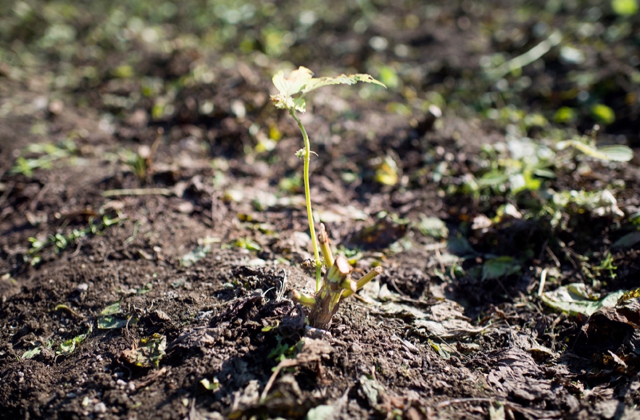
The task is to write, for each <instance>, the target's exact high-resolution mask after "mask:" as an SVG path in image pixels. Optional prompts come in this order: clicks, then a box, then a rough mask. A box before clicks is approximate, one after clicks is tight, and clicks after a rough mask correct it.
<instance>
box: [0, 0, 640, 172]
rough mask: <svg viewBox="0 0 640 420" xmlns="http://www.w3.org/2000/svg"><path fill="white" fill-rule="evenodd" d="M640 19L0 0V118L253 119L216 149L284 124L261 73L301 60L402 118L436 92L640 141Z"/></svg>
mask: <svg viewBox="0 0 640 420" xmlns="http://www.w3.org/2000/svg"><path fill="white" fill-rule="evenodd" d="M639 22H640V18H639V15H638V3H637V0H612V1H597V0H547V1H523V0H516V1H497V0H493V1H474V0H462V1H458V0H453V1H388V0H349V1H333V0H329V1H324V2H316V1H299V2H284V1H230V0H208V1H205V0H186V1H182V2H179V3H177V2H170V1H161V0H116V1H39V0H27V1H8V2H2V4H0V96H1V97H2V104H1V107H0V117H3V116H7V115H9V114H12V115H13V116H14V117H16V116H20V114H21V113H22V114H27V113H33V112H35V111H41V110H46V111H47V112H48V113H51V114H61V113H63V112H64V111H63V109H64V105H65V104H66V105H67V107H69V106H71V107H73V108H75V109H78V110H87V112H94V113H96V114H97V116H99V118H100V119H101V127H102V128H103V129H105V130H106V132H113V133H116V134H117V135H118V136H120V137H123V138H140V139H144V140H148V138H149V136H151V135H152V134H149V133H145V132H144V130H141V129H142V128H145V129H146V128H149V127H150V128H149V129H150V130H151V132H155V127H156V126H162V127H164V128H165V129H168V130H169V131H170V130H171V127H175V126H184V125H187V124H188V125H195V126H200V127H201V128H203V129H204V130H205V132H204V133H202V136H204V137H205V138H206V135H207V134H206V130H207V129H210V128H211V127H213V126H215V125H216V124H219V122H220V121H221V120H224V118H225V117H226V116H236V117H237V116H238V115H241V116H242V117H245V116H246V117H248V119H249V120H251V121H252V123H253V124H256V125H255V126H252V125H249V126H248V127H245V128H246V129H247V130H246V131H247V133H246V138H242V139H241V140H242V142H241V143H237V142H235V140H238V139H233V140H234V141H229V142H228V144H226V150H227V151H228V152H229V153H232V154H233V153H237V152H243V153H244V152H248V151H250V149H251V148H254V147H256V146H259V147H263V148H264V147H266V148H268V147H270V146H269V140H277V139H278V136H279V135H280V133H278V131H277V127H276V124H275V122H274V120H273V115H274V112H272V111H268V112H266V111H265V107H267V108H269V107H270V105H269V103H268V97H267V96H266V92H268V91H269V89H270V77H271V75H272V74H273V73H274V72H275V71H276V70H277V69H280V68H295V67H297V66H298V65H305V66H306V67H309V68H310V69H312V70H313V71H314V72H315V73H316V74H317V75H334V74H338V73H341V72H363V73H370V74H372V75H373V76H374V77H376V78H378V79H380V80H381V81H382V82H384V83H385V84H386V85H387V86H388V87H389V90H388V91H387V92H379V91H378V90H376V89H375V88H373V87H371V86H365V87H363V88H361V89H359V93H358V95H359V96H360V97H361V98H362V99H365V100H367V101H370V102H376V101H377V102H380V104H381V105H380V106H384V107H385V108H386V110H387V111H388V112H390V113H393V114H397V115H399V116H401V117H403V118H405V119H406V121H407V124H408V126H411V127H414V128H415V127H417V126H418V125H419V123H420V122H421V121H422V120H423V119H424V116H425V113H426V112H428V111H427V110H428V109H429V106H430V105H436V106H438V107H439V108H441V109H442V110H444V111H445V113H447V114H449V115H458V116H460V117H463V118H480V119H482V120H484V121H486V122H488V123H491V124H494V125H495V126H497V127H499V128H504V127H506V126H515V127H517V129H518V130H520V131H521V132H522V133H523V134H525V135H528V136H533V137H535V136H536V135H539V133H540V132H544V135H545V136H551V137H554V136H555V137H557V138H558V139H564V138H567V137H570V136H571V135H572V134H573V133H575V132H585V131H586V130H590V129H591V128H592V127H593V125H594V124H599V125H600V126H601V127H602V131H603V132H604V133H606V134H607V135H610V137H608V140H607V141H608V142H610V143H626V142H629V143H630V144H631V145H637V142H638V128H637V123H638V121H637V119H638V112H639V110H640V97H639V95H638V94H639V87H640V71H639V66H640V48H639V44H640V35H639V34H640V31H639V30H638V29H639V28H638V26H639ZM245 83H246V84H247V85H248V87H247V86H241V85H244V84H245ZM25 87H26V91H28V92H32V93H34V94H35V95H28V94H26V93H25V89H24V88H25ZM18 91H20V92H22V94H19V95H17V94H16V92H18ZM223 92H224V93H223ZM221 95H222V96H224V98H222V97H221ZM36 99H38V100H36ZM34 101H35V102H34ZM26 104H29V105H30V107H27V108H28V109H27V108H25V105H26ZM225 124H227V125H229V124H230V122H227V123H225ZM225 127H226V128H225ZM225 129H226V130H227V131H234V130H233V127H230V126H226V125H224V124H223V126H222V127H218V131H222V132H224V131H225ZM47 130H48V128H47V127H46V123H45V122H42V121H41V122H38V123H36V124H34V125H33V126H32V127H31V128H30V131H31V133H32V134H34V135H38V134H42V133H44V132H45V131H47ZM258 131H259V132H260V135H259V136H257V137H256V133H258ZM216 135H217V136H218V137H224V135H222V136H220V132H217V133H216ZM265 136H266V139H265ZM178 137H179V136H178ZM210 137H211V135H210ZM261 142H262V143H263V144H262V145H259V144H260V143H261ZM239 144H240V145H241V146H238V145H239ZM5 146H6V145H5ZM238 147H239V149H238ZM3 149H4V150H3V152H6V151H7V148H6V147H4V148H3ZM4 157H5V159H6V158H7V156H6V155H5V156H4ZM5 163H7V162H6V160H5Z"/></svg>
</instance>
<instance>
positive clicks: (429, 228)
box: [417, 215, 449, 239]
mask: <svg viewBox="0 0 640 420" xmlns="http://www.w3.org/2000/svg"><path fill="white" fill-rule="evenodd" d="M417 228H418V230H419V231H420V233H422V234H423V235H425V236H431V237H433V238H436V239H442V238H446V237H447V236H448V235H449V229H447V225H446V224H445V223H444V222H443V221H442V220H440V219H438V218H437V217H425V216H424V215H423V216H421V218H420V222H419V223H418V225H417Z"/></svg>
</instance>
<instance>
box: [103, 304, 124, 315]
mask: <svg viewBox="0 0 640 420" xmlns="http://www.w3.org/2000/svg"><path fill="white" fill-rule="evenodd" d="M118 312H120V302H119V301H118V302H116V303H112V304H111V305H109V306H107V307H106V308H104V309H103V310H102V312H100V315H115V314H117V313H118Z"/></svg>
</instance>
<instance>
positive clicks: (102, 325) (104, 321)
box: [98, 315, 127, 330]
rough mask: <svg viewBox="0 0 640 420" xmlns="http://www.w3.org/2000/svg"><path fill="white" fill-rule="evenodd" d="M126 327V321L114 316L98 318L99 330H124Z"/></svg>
mask: <svg viewBox="0 0 640 420" xmlns="http://www.w3.org/2000/svg"><path fill="white" fill-rule="evenodd" d="M126 326H127V320H126V319H122V318H116V317H115V316H109V315H108V316H102V317H100V318H98V329H99V330H113V329H116V328H124V327H126Z"/></svg>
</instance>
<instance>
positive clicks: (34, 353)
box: [22, 347, 42, 359]
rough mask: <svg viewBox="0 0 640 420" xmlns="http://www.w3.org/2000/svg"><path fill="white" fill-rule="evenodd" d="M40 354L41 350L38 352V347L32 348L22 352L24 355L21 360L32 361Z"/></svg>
mask: <svg viewBox="0 0 640 420" xmlns="http://www.w3.org/2000/svg"><path fill="white" fill-rule="evenodd" d="M40 353H42V350H40V347H34V348H32V349H31V350H27V351H25V352H24V354H23V355H22V358H23V359H32V358H34V357H36V356H37V355H39V354H40Z"/></svg>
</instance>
